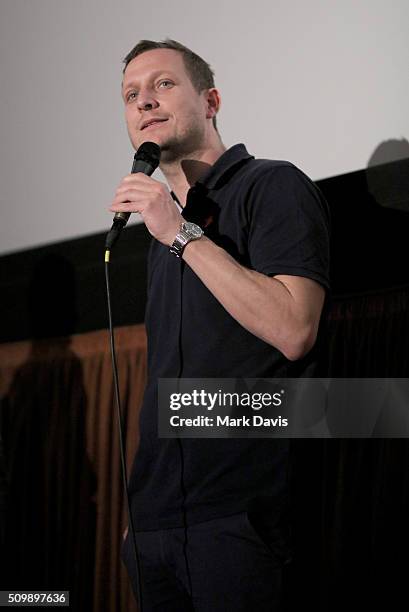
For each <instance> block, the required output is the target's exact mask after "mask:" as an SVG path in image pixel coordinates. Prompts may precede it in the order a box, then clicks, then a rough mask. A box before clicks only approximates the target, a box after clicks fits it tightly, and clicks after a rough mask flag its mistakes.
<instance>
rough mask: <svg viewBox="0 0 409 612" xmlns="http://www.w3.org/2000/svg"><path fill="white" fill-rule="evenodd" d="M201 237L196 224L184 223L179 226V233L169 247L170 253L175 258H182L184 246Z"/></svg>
mask: <svg viewBox="0 0 409 612" xmlns="http://www.w3.org/2000/svg"><path fill="white" fill-rule="evenodd" d="M202 236H203V230H202V228H201V227H199V226H198V225H196V223H191V222H190V221H184V222H183V223H182V225H181V226H180V230H179V233H178V234H176V238H175V239H174V241H173V244H172V246H171V247H170V252H171V253H172V254H173V255H176V257H182V253H183V251H184V248H185V246H186V245H187V244H188V243H189V242H192V240H198V239H199V238H201V237H202Z"/></svg>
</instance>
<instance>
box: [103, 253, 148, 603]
mask: <svg viewBox="0 0 409 612" xmlns="http://www.w3.org/2000/svg"><path fill="white" fill-rule="evenodd" d="M109 260H110V251H109V250H108V249H107V250H106V251H105V285H106V293H107V304H108V324H109V340H110V347H111V360H112V370H113V377H114V391H115V404H116V413H117V422H118V432H119V450H120V456H121V471H122V480H123V483H124V490H125V501H126V507H127V511H128V525H129V527H128V534H127V535H129V532H130V535H131V540H132V545H133V551H134V556H135V567H136V584H137V594H138V606H139V612H143V607H142V591H141V570H140V563H139V555H138V549H137V546H136V537H135V527H134V522H133V518H132V510H131V503H130V499H129V491H128V476H127V469H126V459H125V449H124V425H123V417H122V408H121V397H120V393H119V378H118V367H117V362H116V352H115V336H114V328H113V323H112V306H111V292H110V286H109Z"/></svg>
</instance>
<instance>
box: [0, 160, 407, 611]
mask: <svg viewBox="0 0 409 612" xmlns="http://www.w3.org/2000/svg"><path fill="white" fill-rule="evenodd" d="M408 177H409V159H407V160H401V161H397V162H393V163H389V164H384V165H382V166H376V167H372V168H369V169H367V170H364V171H359V172H354V173H351V174H347V175H343V176H339V177H335V178H331V179H326V180H323V181H319V182H318V183H317V184H318V186H319V187H320V189H321V190H322V191H323V193H324V194H325V196H326V198H327V200H328V202H329V204H330V209H331V215H332V265H331V267H332V271H331V277H332V289H333V291H332V297H331V302H330V306H329V309H328V313H327V315H326V325H327V330H328V338H329V342H328V351H327V352H325V353H322V355H321V373H322V375H323V376H328V377H407V376H408V373H409V268H408V265H407V259H408V236H409V188H408ZM104 238H105V234H97V235H93V236H89V237H85V238H81V239H77V240H71V241H67V242H62V243H58V244H54V245H50V246H47V247H42V248H37V249H30V250H28V251H24V252H20V253H16V254H12V255H8V256H4V257H1V258H0V274H1V280H0V287H1V295H2V323H3V325H2V328H1V332H0V333H1V336H0V340H1V344H0V375H1V378H0V393H1V398H2V400H1V420H0V424H1V429H0V434H1V436H0V513H1V522H0V526H1V529H0V551H1V553H0V554H1V561H2V567H1V573H0V588H1V590H6V589H35V590H39V589H60V590H63V589H64V590H67V589H70V591H71V599H72V605H71V609H73V610H80V611H90V610H95V611H97V610H98V612H104V611H109V612H114V611H118V610H121V611H122V610H123V611H124V612H128V611H129V612H131V611H134V610H135V605H134V603H133V601H132V596H131V592H130V588H129V585H128V581H127V578H126V574H125V571H124V568H123V567H122V566H121V563H120V561H119V547H120V543H121V534H122V531H123V529H124V527H125V524H126V515H125V509H124V506H123V492H122V485H121V482H120V464H119V449H118V441H117V433H116V422H115V414H114V410H113V407H112V374H111V365H110V355H109V346H108V335H107V332H106V331H105V328H106V320H107V315H106V303H105V287H104V268H103V265H104V264H103V254H104V248H103V245H104ZM148 244H149V235H148V234H147V232H146V230H145V228H144V226H141V225H137V226H131V227H129V228H127V229H126V230H125V231H124V234H123V236H122V238H121V241H120V242H119V243H118V245H117V247H116V250H115V253H114V256H113V261H112V264H111V271H112V293H113V308H114V318H115V324H116V325H117V326H118V329H117V345H118V346H117V348H118V365H119V371H120V381H121V394H122V397H123V408H124V417H125V422H126V425H127V460H128V465H130V462H131V460H132V458H133V455H134V452H135V449H136V446H137V443H138V424H137V421H138V409H139V405H140V401H141V397H142V392H143V386H144V381H145V376H146V355H145V352H146V339H145V334H144V328H143V324H142V321H143V313H144V308H145V289H146V288H145V285H146V270H145V264H146V254H147V249H148ZM408 404H409V398H408ZM291 444H292V466H291V487H292V512H293V525H294V542H295V555H294V561H293V563H292V564H291V565H290V566H289V567H288V568H287V571H286V606H287V610H291V611H293V610H299V609H301V606H302V607H303V608H305V607H307V608H310V609H315V610H317V611H318V610H322V611H327V610H328V611H335V610H341V609H344V608H345V607H346V606H347V607H348V608H349V609H350V610H361V609H367V608H368V607H369V606H371V607H372V608H375V609H376V608H378V607H380V606H384V607H387V608H388V609H389V608H390V609H398V607H399V609H400V607H401V606H402V603H403V607H406V606H407V600H408V595H407V594H406V576H407V574H408V561H407V550H408V548H409V526H408V520H407V517H408V516H409V499H408V498H409V486H408V485H409V482H408V481H409V476H408V474H409V446H408V440H406V439H385V440H383V439H367V440H359V439H353V440H348V439H337V440H294V441H292V443H291ZM398 602H399V606H398Z"/></svg>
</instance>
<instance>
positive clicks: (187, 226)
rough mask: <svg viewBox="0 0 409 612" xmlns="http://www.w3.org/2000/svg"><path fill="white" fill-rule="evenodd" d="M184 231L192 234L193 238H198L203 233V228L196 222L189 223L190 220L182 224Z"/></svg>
mask: <svg viewBox="0 0 409 612" xmlns="http://www.w3.org/2000/svg"><path fill="white" fill-rule="evenodd" d="M182 227H183V229H184V230H185V232H187V233H188V234H190V235H191V236H193V237H194V238H200V237H201V236H202V235H203V230H202V228H201V227H199V226H198V225H196V223H191V222H190V221H185V222H184V223H183V225H182Z"/></svg>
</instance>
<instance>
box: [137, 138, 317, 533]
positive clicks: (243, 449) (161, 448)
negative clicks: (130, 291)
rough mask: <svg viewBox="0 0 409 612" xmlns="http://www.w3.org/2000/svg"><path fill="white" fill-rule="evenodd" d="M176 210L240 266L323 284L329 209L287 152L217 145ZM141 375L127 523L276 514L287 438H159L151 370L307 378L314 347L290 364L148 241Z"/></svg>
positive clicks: (283, 493)
mask: <svg viewBox="0 0 409 612" xmlns="http://www.w3.org/2000/svg"><path fill="white" fill-rule="evenodd" d="M172 195H173V197H174V198H175V199H176V196H175V195H174V194H172ZM182 214H183V216H184V217H185V218H186V219H187V220H189V221H193V222H195V223H197V224H198V225H200V226H201V227H202V228H203V229H204V232H205V234H206V236H207V237H208V238H209V239H210V240H212V241H213V242H215V243H216V244H217V245H218V246H220V247H222V248H223V249H225V250H226V251H227V252H228V253H229V254H230V255H231V256H232V257H234V259H236V260H237V261H238V262H239V263H240V264H241V265H243V266H245V267H247V268H249V269H252V270H256V271H258V272H261V273H263V274H266V275H268V276H274V275H276V274H290V275H297V276H304V277H308V278H311V279H313V280H315V281H317V282H319V283H320V284H321V285H322V286H323V287H324V288H325V289H329V212H328V206H327V203H326V201H325V199H324V197H323V196H322V194H321V192H320V191H319V189H318V188H317V187H316V186H315V185H314V183H313V182H312V181H311V180H310V179H309V178H308V177H307V176H306V175H305V174H304V173H303V172H302V171H301V170H299V169H298V168H297V167H296V166H294V165H293V164H291V163H290V162H288V161H277V160H268V159H255V158H254V156H252V155H250V154H249V153H248V152H247V150H246V148H245V146H244V145H243V144H237V145H235V146H233V147H231V148H230V149H228V150H226V151H225V152H224V153H223V154H222V155H221V156H220V157H219V158H218V159H217V161H216V162H215V164H214V165H213V166H212V167H210V169H209V170H208V171H207V172H206V174H205V175H204V176H203V177H202V178H201V179H200V181H198V182H196V183H195V185H194V186H192V187H191V188H190V190H189V191H188V194H187V201H186V206H185V208H184V209H183V213H182ZM145 324H146V330H147V335H148V380H147V386H146V390H145V395H144V400H143V405H142V409H141V414H140V443H139V448H138V452H137V454H136V457H135V461H134V465H133V469H132V472H131V477H130V481H129V490H130V495H131V501H132V512H133V516H134V520H135V528H136V529H137V530H149V529H163V528H168V527H180V526H183V524H184V521H186V522H187V524H194V523H197V522H201V521H205V520H210V519H212V518H215V517H221V516H225V515H229V514H233V513H236V512H241V511H244V510H250V509H253V508H256V509H262V508H268V509H269V512H271V513H272V514H274V513H277V516H278V515H279V513H280V512H281V511H282V509H283V507H284V506H285V502H286V498H287V460H288V446H289V443H288V441H287V440H280V439H274V440H273V439H270V440H269V439H258V440H255V439H203V438H201V439H186V438H183V439H160V438H159V437H158V407H157V381H158V378H177V377H185V378H219V377H220V378H229V377H243V378H245V377H246V378H273V377H298V376H300V377H301V376H304V377H307V376H313V375H314V368H315V363H316V352H317V345H316V346H315V347H314V348H313V349H312V350H311V351H310V352H309V353H308V354H307V355H306V356H305V357H304V358H302V359H300V360H298V361H295V362H290V361H289V360H287V359H286V358H285V357H284V355H283V354H282V353H281V352H280V351H279V350H277V349H276V348H274V347H272V346H271V345H269V344H267V343H266V342H263V341H262V340H260V339H258V338H256V337H255V336H254V335H253V334H251V333H250V332H248V331H247V330H246V329H244V328H243V327H242V326H241V325H240V324H239V323H238V322H237V321H236V320H235V319H233V317H231V316H230V314H229V313H228V312H227V311H226V310H225V309H224V307H223V306H222V305H221V304H220V303H219V302H218V301H217V299H216V298H215V297H214V296H213V295H212V293H210V291H209V290H208V289H207V288H206V287H205V285H204V284H203V283H202V282H201V280H200V279H199V278H198V277H197V276H196V274H195V273H194V272H193V271H192V270H191V268H189V266H188V265H187V264H186V263H185V262H184V260H183V259H179V258H177V257H175V256H174V255H172V254H171V253H170V252H169V248H168V247H167V246H165V245H163V244H161V243H159V242H158V241H157V240H155V239H153V241H152V244H151V249H150V253H149V260H148V299H147V307H146V319H145Z"/></svg>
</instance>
